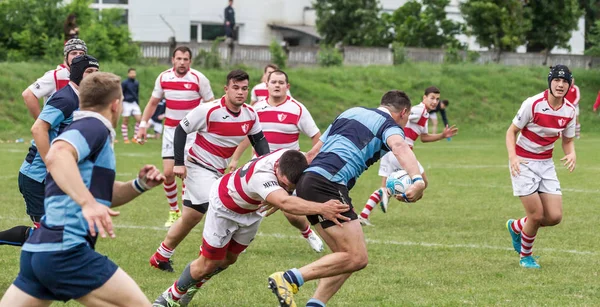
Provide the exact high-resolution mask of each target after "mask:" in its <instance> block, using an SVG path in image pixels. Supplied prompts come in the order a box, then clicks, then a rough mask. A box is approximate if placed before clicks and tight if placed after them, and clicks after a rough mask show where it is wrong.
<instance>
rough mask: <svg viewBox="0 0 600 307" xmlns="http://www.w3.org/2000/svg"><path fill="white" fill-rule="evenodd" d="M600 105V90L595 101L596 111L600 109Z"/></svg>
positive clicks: (594, 108)
mask: <svg viewBox="0 0 600 307" xmlns="http://www.w3.org/2000/svg"><path fill="white" fill-rule="evenodd" d="M598 107H600V91H598V97H596V103H594V107H593V110H594V112H596V111H598Z"/></svg>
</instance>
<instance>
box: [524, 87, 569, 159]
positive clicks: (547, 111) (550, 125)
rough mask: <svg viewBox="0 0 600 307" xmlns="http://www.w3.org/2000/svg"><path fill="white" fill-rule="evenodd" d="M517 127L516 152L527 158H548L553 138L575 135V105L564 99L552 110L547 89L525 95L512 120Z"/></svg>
mask: <svg viewBox="0 0 600 307" xmlns="http://www.w3.org/2000/svg"><path fill="white" fill-rule="evenodd" d="M512 123H513V124H514V125H515V126H517V127H518V128H519V129H521V134H520V135H519V137H518V138H517V145H516V148H515V150H516V153H517V156H519V157H522V158H525V159H531V160H546V159H551V158H552V150H553V149H554V142H555V141H556V140H557V139H558V138H559V137H560V135H561V134H562V135H564V136H565V137H568V138H572V137H575V107H574V106H573V105H572V104H571V103H570V102H569V101H566V100H563V104H562V105H561V106H560V107H559V108H558V109H556V110H554V109H552V107H551V106H550V104H548V90H546V91H544V92H542V93H539V94H537V95H535V96H533V97H529V98H527V100H525V101H524V102H523V104H522V105H521V109H519V113H517V116H515V118H514V119H513V122H512Z"/></svg>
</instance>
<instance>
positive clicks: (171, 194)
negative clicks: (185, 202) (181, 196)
mask: <svg viewBox="0 0 600 307" xmlns="http://www.w3.org/2000/svg"><path fill="white" fill-rule="evenodd" d="M163 188H164V189H165V194H166V195H167V201H168V202H169V206H170V207H171V211H175V212H179V206H178V205H177V181H176V180H173V182H170V183H168V182H165V183H163Z"/></svg>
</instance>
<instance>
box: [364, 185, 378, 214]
mask: <svg viewBox="0 0 600 307" xmlns="http://www.w3.org/2000/svg"><path fill="white" fill-rule="evenodd" d="M379 191H380V189H377V190H375V192H373V194H371V196H369V200H367V203H366V204H365V208H364V209H363V210H362V212H361V213H360V216H361V217H363V218H365V219H369V215H371V211H373V208H375V206H377V204H378V203H379V202H380V201H381V194H380V193H379Z"/></svg>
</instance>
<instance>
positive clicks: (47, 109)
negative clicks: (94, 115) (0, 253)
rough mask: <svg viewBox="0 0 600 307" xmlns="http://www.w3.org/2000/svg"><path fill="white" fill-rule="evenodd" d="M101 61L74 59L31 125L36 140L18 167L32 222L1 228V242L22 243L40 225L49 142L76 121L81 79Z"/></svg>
mask: <svg viewBox="0 0 600 307" xmlns="http://www.w3.org/2000/svg"><path fill="white" fill-rule="evenodd" d="M99 68H100V64H99V63H98V61H97V60H96V59H95V58H94V57H92V56H89V55H80V56H77V57H75V58H74V59H73V60H72V62H71V74H70V76H69V79H70V81H69V83H68V85H67V86H65V87H63V88H61V89H60V90H58V91H57V92H56V93H54V95H52V96H51V97H50V98H49V99H48V101H47V102H46V104H45V105H44V108H43V109H42V112H41V113H40V115H39V116H38V118H37V119H36V121H35V123H34V124H33V126H32V127H31V134H32V135H33V140H34V143H33V145H31V147H29V153H27V156H26V157H25V161H23V164H22V165H21V169H20V170H19V191H20V192H21V194H22V195H23V199H24V200H25V207H26V209H27V215H29V218H30V219H31V221H32V222H33V227H31V226H25V225H22V226H15V227H13V228H11V229H8V230H5V231H2V232H0V245H2V244H7V245H14V246H21V245H23V243H25V240H27V238H28V237H29V235H30V234H31V232H32V231H33V229H35V228H37V227H39V223H40V219H41V218H42V216H43V215H44V187H45V185H46V182H45V179H46V164H45V161H46V154H48V150H49V149H50V142H52V140H53V139H54V138H56V136H57V135H59V134H60V133H62V131H63V130H64V129H65V127H66V126H67V125H69V124H70V123H71V122H72V121H73V112H74V111H75V110H77V109H78V108H79V91H78V90H79V83H80V82H81V80H82V79H83V78H85V77H86V76H88V75H89V74H91V73H94V72H96V71H98V69H99Z"/></svg>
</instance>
